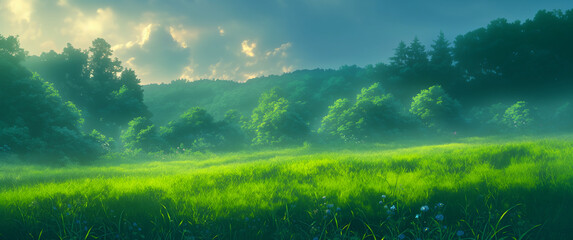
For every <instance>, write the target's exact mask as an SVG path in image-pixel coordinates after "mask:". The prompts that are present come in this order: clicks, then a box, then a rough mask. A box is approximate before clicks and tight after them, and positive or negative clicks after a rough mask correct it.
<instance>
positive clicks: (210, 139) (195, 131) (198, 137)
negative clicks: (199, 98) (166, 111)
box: [160, 107, 218, 150]
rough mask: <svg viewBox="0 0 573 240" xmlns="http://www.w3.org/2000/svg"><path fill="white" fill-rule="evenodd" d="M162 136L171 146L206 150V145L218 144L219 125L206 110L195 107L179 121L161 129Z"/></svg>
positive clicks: (180, 117)
mask: <svg viewBox="0 0 573 240" xmlns="http://www.w3.org/2000/svg"><path fill="white" fill-rule="evenodd" d="M160 134H161V137H162V138H163V139H165V141H167V142H168V143H169V144H170V146H172V147H177V146H180V145H182V146H183V147H187V148H195V150H204V148H205V147H206V144H209V143H210V144H213V143H215V142H217V138H218V136H217V125H216V124H215V121H214V120H213V117H212V116H211V115H210V114H209V113H207V111H206V110H205V109H202V108H199V107H194V108H191V109H189V110H188V111H187V112H185V113H184V114H182V115H181V116H179V119H177V120H175V121H171V122H169V124H168V125H167V126H164V127H161V129H160Z"/></svg>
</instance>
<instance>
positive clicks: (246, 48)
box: [241, 40, 257, 57]
mask: <svg viewBox="0 0 573 240" xmlns="http://www.w3.org/2000/svg"><path fill="white" fill-rule="evenodd" d="M241 46H242V48H243V50H242V52H243V53H244V54H245V55H247V56H249V57H254V56H255V53H254V52H253V50H254V49H255V48H256V47H257V44H256V43H250V44H249V40H245V41H243V42H242V43H241Z"/></svg>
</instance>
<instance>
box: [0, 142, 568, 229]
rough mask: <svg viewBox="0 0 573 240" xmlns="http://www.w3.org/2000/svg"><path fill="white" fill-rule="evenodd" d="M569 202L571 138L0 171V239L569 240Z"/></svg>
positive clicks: (113, 159) (111, 160)
mask: <svg viewBox="0 0 573 240" xmlns="http://www.w3.org/2000/svg"><path fill="white" fill-rule="evenodd" d="M572 203H573V136H572V135H561V136H551V137H544V138H537V137H513V138H511V139H504V138H493V137H489V138H465V139H455V140H454V139H452V140H450V141H441V142H439V143H435V144H433V145H424V144H421V143H415V142H409V143H392V144H366V145H359V146H338V147H332V146H331V147H324V146H309V145H305V146H303V147H299V148H289V149H278V150H264V151H263V150H260V151H253V152H239V153H225V154H210V153H180V154H139V153H131V154H114V155H108V156H106V157H105V158H103V159H101V160H99V161H97V162H95V163H91V164H89V165H70V166H65V167H53V166H43V165H24V164H21V163H18V162H16V161H12V160H4V161H3V163H2V165H1V166H0V216H2V217H1V218H0V239H187V240H189V239H572V237H571V236H572V235H571V233H572V232H573V228H572V227H573V204H572Z"/></svg>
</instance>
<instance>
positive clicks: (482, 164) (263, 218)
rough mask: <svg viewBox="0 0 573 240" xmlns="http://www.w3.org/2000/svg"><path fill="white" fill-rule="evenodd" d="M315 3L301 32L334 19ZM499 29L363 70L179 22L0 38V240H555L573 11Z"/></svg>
mask: <svg viewBox="0 0 573 240" xmlns="http://www.w3.org/2000/svg"><path fill="white" fill-rule="evenodd" d="M319 2H320V1H319ZM70 4H72V3H68V2H67V1H59V2H58V6H60V8H61V9H60V8H59V10H60V11H64V10H63V9H64V8H71V6H72V5H70ZM148 4H150V3H148ZM283 4H284V7H285V8H288V9H291V8H297V9H298V8H302V7H301V6H298V5H296V6H295V5H289V4H287V3H283ZM315 4H318V3H315ZM339 4H341V5H343V6H346V7H349V6H348V3H342V2H341V3H339ZM8 5H9V6H10V8H9V9H12V10H11V11H12V13H14V14H15V13H16V12H15V10H14V9H20V8H15V6H16V5H18V4H17V3H13V2H10V4H8ZM207 5H209V4H207ZM366 5H368V4H366ZM478 5H479V4H478ZM18 6H20V5H18ZM26 6H27V5H26ZM281 6H282V5H281ZM320 6H322V7H320V8H317V9H314V8H315V7H317V6H314V5H312V6H310V7H308V6H307V7H305V8H304V9H305V10H306V11H311V10H312V9H314V11H313V12H303V13H301V14H302V15H301V16H306V17H307V18H310V17H309V16H307V14H309V13H315V14H317V16H330V15H329V12H328V11H327V10H328V9H333V10H332V11H339V7H340V6H339V5H337V4H333V5H328V4H326V3H324V5H320ZM376 6H377V5H376ZM28 7H29V6H28ZM87 7H88V8H93V6H87ZM203 7H205V9H207V7H206V6H203ZM243 7H244V6H243ZM267 7H268V11H269V12H276V11H277V10H276V9H275V8H276V7H277V6H275V5H274V4H270V5H269V6H267ZM365 7H366V6H364V5H362V6H360V7H355V8H354V9H361V10H363V11H365V14H366V15H365V16H364V17H361V18H355V17H354V16H350V15H348V16H344V17H345V18H346V19H347V20H348V19H354V20H355V21H357V22H362V21H365V20H368V19H370V18H371V17H372V16H371V15H369V14H368V13H369V12H368V11H366V10H364V8H365ZM417 7H420V6H417ZM458 7H459V6H458ZM474 7H475V8H476V11H477V10H482V8H480V7H479V6H474ZM450 8H452V9H455V8H456V5H451V6H450ZM78 9H79V8H78ZM99 9H100V8H98V14H100V15H102V16H108V17H109V19H112V18H114V19H116V18H118V17H114V15H113V13H114V11H113V10H112V8H111V7H110V8H106V9H107V10H102V11H100V10H99ZM336 9H338V10H336ZM163 10H164V11H172V12H173V13H174V14H175V13H178V12H179V10H177V9H168V8H167V7H166V8H165V9H163ZM77 11H81V10H77ZM128 13H130V12H128ZM130 14H131V13H130ZM235 14H236V13H235ZM284 14H285V15H288V14H286V13H284ZM427 14H429V13H427ZM450 14H451V13H450ZM430 15H432V14H430ZM445 15H447V16H449V15H448V14H445ZM509 15H510V18H504V17H505V16H503V15H502V16H496V17H492V19H489V20H488V21H489V22H486V23H484V25H482V26H475V27H474V25H472V24H468V26H472V27H465V26H464V27H465V30H463V32H456V33H449V32H445V31H441V29H440V30H438V31H436V32H434V33H432V36H433V37H432V38H429V37H428V36H429V35H428V33H427V32H424V31H423V30H422V29H420V28H416V27H412V28H411V29H409V30H411V31H420V35H419V36H420V37H418V35H416V34H414V35H412V34H406V35H401V36H408V38H406V39H400V41H395V42H393V43H395V44H389V41H386V40H382V39H381V38H378V39H380V42H383V43H385V44H383V45H382V46H383V48H385V49H386V50H383V51H379V48H372V49H374V50H375V51H379V53H381V54H380V55H381V56H383V55H384V54H383V52H389V53H390V54H387V56H385V57H378V58H376V59H387V60H382V61H374V62H366V61H368V60H371V59H373V58H372V57H365V55H364V52H370V50H372V49H371V48H370V46H368V44H367V43H364V44H365V45H364V46H361V45H356V43H360V41H357V40H356V39H354V38H352V37H348V39H342V41H347V43H348V45H353V46H348V47H347V46H345V45H341V44H340V42H338V41H341V40H340V38H341V36H337V37H334V39H333V40H332V41H331V42H328V41H326V43H325V42H322V41H317V39H319V38H320V39H322V37H324V36H319V35H314V34H309V35H308V36H307V37H308V38H306V41H308V42H313V43H312V44H309V43H308V42H307V43H304V41H299V42H298V43H300V44H302V45H303V46H304V47H309V46H313V44H317V45H320V46H319V47H317V48H316V51H315V52H314V55H313V56H309V55H301V54H296V51H299V50H296V51H295V50H294V49H295V48H297V41H294V40H293V41H291V40H288V41H282V42H281V41H274V43H277V44H274V43H273V44H264V43H263V42H264V41H263V40H261V39H265V38H263V37H261V38H260V39H258V40H257V39H247V40H242V41H241V42H240V43H241V44H237V46H234V47H236V48H237V49H235V50H233V51H234V52H233V51H231V52H225V53H223V52H221V51H222V50H221V48H225V46H226V49H227V50H229V49H230V48H229V45H228V44H227V43H226V42H225V41H223V40H222V39H219V40H218V41H212V42H211V43H212V44H215V45H217V44H220V45H217V47H214V46H215V45H211V46H210V47H209V48H200V47H198V46H200V45H196V44H197V43H196V42H195V43H193V41H192V40H191V39H194V38H195V37H194V36H195V35H194V33H193V32H190V31H187V30H185V29H184V28H183V27H181V26H183V25H181V26H179V27H173V26H172V27H170V28H169V30H167V29H168V28H165V26H167V25H165V26H163V25H161V24H157V25H156V24H149V25H140V26H138V28H141V27H142V26H143V28H142V32H141V33H144V34H142V35H141V37H140V38H139V39H138V40H137V41H129V42H126V43H121V44H117V43H118V42H121V41H119V40H118V39H122V38H121V37H117V36H115V35H114V34H107V35H108V36H110V38H111V40H109V41H108V40H106V39H105V38H104V37H101V36H98V37H94V38H93V40H91V41H90V44H89V45H86V46H82V45H84V44H83V43H82V41H78V39H75V38H70V39H68V40H69V41H70V42H74V44H72V43H67V44H66V45H65V47H63V48H62V49H61V50H59V49H51V50H46V51H43V52H42V51H38V50H37V49H40V48H43V47H38V46H34V47H30V48H31V49H34V51H28V50H27V47H28V46H25V45H24V44H23V42H26V43H31V42H33V41H31V40H30V39H29V36H28V35H27V34H28V33H25V32H24V33H22V35H21V36H18V34H14V35H12V34H8V35H0V111H1V113H2V114H1V115H0V200H1V201H0V213H1V214H2V216H4V217H3V219H1V220H0V238H7V239H29V238H32V239H41V238H42V237H43V238H48V239H52V238H54V239H56V238H59V239H78V238H84V239H215V238H228V239H482V238H484V237H487V238H488V239H498V238H499V239H502V238H519V239H527V238H529V239H565V238H567V237H569V235H568V232H569V231H570V230H569V227H570V225H571V221H570V220H569V219H570V216H571V214H573V209H572V208H571V207H570V206H569V205H568V203H569V202H571V201H572V200H573V190H572V189H573V186H572V182H573V181H571V180H572V179H573V168H572V167H573V162H572V161H573V158H572V155H571V149H573V148H572V147H573V141H572V140H573V133H572V130H573V105H572V101H573V71H572V69H573V46H572V45H571V42H573V33H572V32H571V29H573V10H567V9H563V10H543V9H541V10H538V11H537V12H536V13H534V14H533V15H531V16H529V17H528V18H526V19H524V20H519V19H512V18H514V17H515V15H511V14H509ZM26 16H27V15H22V19H21V21H20V23H22V24H24V23H27V24H30V23H31V22H33V20H34V19H35V18H34V17H30V16H27V17H26ZM257 16H267V14H262V13H258V14H257ZM236 17H237V19H241V20H240V21H238V22H240V24H239V23H237V24H238V25H241V24H245V23H252V22H251V21H253V20H252V19H251V18H250V17H248V16H244V15H241V14H237V15H236ZM102 18H103V17H102ZM31 19H32V20H31ZM106 19H107V17H106ZM109 19H107V20H109ZM107 20H105V21H104V20H101V21H100V22H97V23H98V24H101V23H106V21H107ZM332 20H333V21H334V19H332ZM170 21H172V20H170ZM205 21H206V20H205ZM410 21H414V22H420V21H421V20H419V19H411V20H410ZM270 22H271V23H276V24H278V23H280V24H279V25H281V24H284V25H281V26H287V25H288V26H291V24H294V23H291V24H285V23H282V22H280V21H278V20H272V21H270ZM293 22H295V23H296V21H294V20H293ZM404 22H407V21H404ZM437 22H440V21H437ZM94 24H95V22H94ZM125 24H126V25H129V24H127V22H126V23H125ZM252 24H253V25H252V26H256V25H257V24H254V23H252ZM340 24H342V25H343V26H346V25H345V24H350V23H348V22H344V21H343V22H340ZM210 25H212V23H209V22H208V21H207V22H206V23H205V26H210ZM215 25H217V24H215ZM294 25H296V24H294ZM9 26H11V27H12V28H14V29H16V27H15V26H16V25H15V24H14V23H12V25H9ZM162 26H163V27H162ZM213 26H214V25H213ZM110 28H113V27H110ZM116 28H123V27H116ZM331 28H332V25H327V27H326V29H328V30H329V32H330V33H331V34H332V32H333V31H334V29H331ZM238 29H242V28H241V27H238ZM262 29H266V28H265V27H262ZM301 29H302V30H304V31H307V29H306V28H304V27H301ZM341 29H344V28H341ZM361 29H362V28H359V29H358V30H355V31H356V33H354V32H352V31H350V32H348V33H347V34H356V35H357V36H362V35H361V34H363V33H362V32H364V31H365V30H364V31H362V30H361ZM455 29H456V30H455V31H462V30H460V29H461V28H460V27H459V26H456V28H455ZM0 30H2V28H0ZM106 31H107V30H106ZM110 31H111V30H110ZM154 31H155V33H154ZM304 31H303V32H304ZM394 31H395V32H394V33H396V34H398V33H400V31H399V30H396V29H394ZM103 32H105V31H102V33H103ZM0 34H2V32H0ZM126 34H127V33H126ZM197 34H198V35H197V36H199V35H201V34H199V33H197ZM232 34H234V33H233V31H232V28H227V27H221V26H218V28H217V31H216V32H215V33H213V34H212V35H213V36H211V35H209V37H208V38H212V37H214V36H215V35H216V37H218V38H223V37H229V36H230V35H232ZM87 35H88V36H91V35H90V34H87ZM102 35H105V34H102ZM261 36H262V35H261ZM371 36H372V37H379V36H378V35H371ZM448 36H455V37H448ZM234 37H235V39H234V41H236V42H237V43H239V41H238V39H242V38H241V37H237V36H234ZM290 37H292V38H290V39H300V38H304V37H306V36H301V34H294V33H291V35H290ZM331 37H332V36H331ZM357 38H359V37H357ZM53 39H54V41H56V40H57V39H59V37H58V38H53ZM375 39H376V38H375ZM57 41H59V40H57ZM197 41H198V40H197ZM369 41H370V40H369ZM369 41H365V42H369ZM75 42H78V43H79V45H80V46H82V47H76V46H75ZM112 42H113V43H112ZM390 42H392V41H390ZM278 43H281V44H278ZM273 45H277V46H274V47H273ZM194 47H196V48H194ZM304 47H303V48H304ZM334 48H340V49H342V50H340V49H338V50H336V51H335V50H332V52H331V49H334ZM207 50H208V51H207ZM203 51H205V52H210V51H212V53H213V54H214V55H217V56H218V59H211V58H212V57H213V56H211V57H205V60H204V62H203V61H202V60H198V59H197V58H199V57H201V56H202V55H203V54H206V53H203ZM307 51H310V50H309V49H307ZM354 53H356V55H357V56H361V57H359V59H358V60H355V61H356V62H355V63H352V62H350V63H346V62H345V61H342V60H340V59H346V57H347V56H352V55H353V54H354ZM189 54H192V56H193V57H192V58H193V59H192V60H191V62H188V61H189V60H190V59H191V58H190V57H189V56H191V55H189ZM291 54H293V55H291ZM306 54H309V53H306ZM120 57H121V58H123V59H124V60H123V61H122V60H120ZM294 57H296V58H300V57H303V58H305V59H304V60H300V59H299V60H296V59H295V58H294ZM125 58H128V60H125ZM216 58H217V57H216ZM347 59H351V60H354V59H357V58H355V57H348V58H347ZM294 63H299V64H301V65H300V66H298V67H296V68H295V67H294ZM243 64H245V65H243ZM334 64H339V65H338V66H336V67H332V65H334ZM301 66H302V67H301ZM317 66H318V67H317ZM322 66H327V67H322ZM142 76H143V77H142ZM142 78H145V79H146V80H145V81H143V80H142ZM540 203H547V206H544V207H543V208H544V209H543V210H539V209H538V208H539V205H540Z"/></svg>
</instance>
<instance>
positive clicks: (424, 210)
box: [420, 205, 430, 212]
mask: <svg viewBox="0 0 573 240" xmlns="http://www.w3.org/2000/svg"><path fill="white" fill-rule="evenodd" d="M428 210H430V208H429V207H428V205H424V206H422V207H421V208H420V211H422V212H427V211H428Z"/></svg>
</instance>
